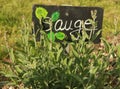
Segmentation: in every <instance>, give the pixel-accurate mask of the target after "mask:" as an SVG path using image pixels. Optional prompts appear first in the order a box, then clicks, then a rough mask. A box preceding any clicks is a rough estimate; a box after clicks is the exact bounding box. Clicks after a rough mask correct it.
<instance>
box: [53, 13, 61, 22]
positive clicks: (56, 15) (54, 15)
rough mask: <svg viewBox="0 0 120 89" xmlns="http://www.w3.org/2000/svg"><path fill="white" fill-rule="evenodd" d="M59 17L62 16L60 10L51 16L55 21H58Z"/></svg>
mask: <svg viewBox="0 0 120 89" xmlns="http://www.w3.org/2000/svg"><path fill="white" fill-rule="evenodd" d="M59 17H60V13H59V12H58V11H56V12H54V13H53V14H52V16H51V18H52V21H53V22H55V21H57V20H58V19H59Z"/></svg>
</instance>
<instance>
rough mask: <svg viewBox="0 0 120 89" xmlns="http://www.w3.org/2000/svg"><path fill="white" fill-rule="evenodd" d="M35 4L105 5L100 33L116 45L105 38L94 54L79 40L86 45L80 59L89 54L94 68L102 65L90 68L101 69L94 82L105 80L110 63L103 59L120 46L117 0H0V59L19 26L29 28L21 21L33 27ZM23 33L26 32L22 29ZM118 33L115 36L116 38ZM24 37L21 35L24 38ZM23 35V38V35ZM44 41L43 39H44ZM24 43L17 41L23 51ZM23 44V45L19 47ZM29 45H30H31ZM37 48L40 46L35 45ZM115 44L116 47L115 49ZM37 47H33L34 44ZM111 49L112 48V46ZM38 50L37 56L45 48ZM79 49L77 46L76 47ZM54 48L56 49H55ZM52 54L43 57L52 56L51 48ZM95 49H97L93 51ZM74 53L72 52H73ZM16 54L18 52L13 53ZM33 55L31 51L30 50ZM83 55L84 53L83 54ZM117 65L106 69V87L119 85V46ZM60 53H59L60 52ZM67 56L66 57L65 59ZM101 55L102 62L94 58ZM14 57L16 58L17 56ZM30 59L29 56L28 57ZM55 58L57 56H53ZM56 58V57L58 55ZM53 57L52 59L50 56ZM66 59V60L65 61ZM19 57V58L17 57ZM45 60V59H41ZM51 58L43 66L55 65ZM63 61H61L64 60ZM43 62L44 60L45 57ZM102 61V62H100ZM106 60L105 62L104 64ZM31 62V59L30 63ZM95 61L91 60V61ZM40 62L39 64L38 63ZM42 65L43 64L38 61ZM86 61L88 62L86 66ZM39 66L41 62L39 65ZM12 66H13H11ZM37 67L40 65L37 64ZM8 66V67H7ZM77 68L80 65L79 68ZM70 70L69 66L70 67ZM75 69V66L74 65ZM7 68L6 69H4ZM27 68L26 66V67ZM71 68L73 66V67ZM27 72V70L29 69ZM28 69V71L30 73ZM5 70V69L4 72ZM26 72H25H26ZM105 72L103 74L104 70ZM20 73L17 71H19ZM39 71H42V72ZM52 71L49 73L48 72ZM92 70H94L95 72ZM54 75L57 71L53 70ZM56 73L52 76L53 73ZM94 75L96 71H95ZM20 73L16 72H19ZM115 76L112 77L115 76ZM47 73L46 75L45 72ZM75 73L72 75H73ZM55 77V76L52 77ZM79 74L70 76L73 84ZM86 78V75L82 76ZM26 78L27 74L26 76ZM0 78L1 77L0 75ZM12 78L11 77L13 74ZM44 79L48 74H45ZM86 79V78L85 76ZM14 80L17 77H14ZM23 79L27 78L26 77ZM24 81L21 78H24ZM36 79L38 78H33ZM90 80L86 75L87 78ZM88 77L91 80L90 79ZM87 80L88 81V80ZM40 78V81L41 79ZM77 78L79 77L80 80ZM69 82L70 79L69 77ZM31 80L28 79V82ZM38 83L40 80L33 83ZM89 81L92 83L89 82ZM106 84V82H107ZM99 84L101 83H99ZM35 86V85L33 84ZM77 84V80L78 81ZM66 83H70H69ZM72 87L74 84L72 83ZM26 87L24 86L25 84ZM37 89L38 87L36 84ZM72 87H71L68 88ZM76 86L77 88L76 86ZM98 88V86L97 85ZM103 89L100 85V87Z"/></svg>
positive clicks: (119, 0) (119, 3)
mask: <svg viewBox="0 0 120 89" xmlns="http://www.w3.org/2000/svg"><path fill="white" fill-rule="evenodd" d="M34 4H45V5H72V6H97V7H102V8H103V9H104V18H103V29H102V36H103V37H104V38H105V39H108V40H109V39H110V42H112V41H113V43H114V45H115V46H116V43H115V41H116V40H117V44H119V46H118V48H115V47H111V46H110V45H109V44H108V43H107V42H106V41H105V42H104V43H105V46H106V48H105V49H103V51H100V52H99V51H98V55H94V53H93V54H91V53H90V54H87V51H88V50H92V49H91V48H90V47H92V45H91V44H90V47H86V45H85V44H84V43H80V44H82V45H83V46H84V47H85V49H83V50H82V51H83V53H84V50H85V55H84V56H83V59H88V58H89V57H91V58H93V59H94V61H95V62H96V63H98V64H95V67H97V68H101V69H96V68H93V67H92V68H93V70H94V71H96V70H98V71H97V72H98V74H100V73H103V77H102V78H101V76H98V79H100V80H97V78H96V80H95V79H94V81H95V82H96V83H95V84H97V85H99V81H100V82H101V81H102V79H103V82H104V81H106V80H105V79H106V75H104V73H106V72H104V69H105V68H108V66H109V63H108V61H106V59H110V57H111V55H113V54H114V52H115V50H116V49H119V48H120V42H119V41H120V39H119V38H120V35H119V32H120V0H44V1H43V0H0V62H1V60H3V59H4V58H7V56H8V50H7V49H6V47H5V46H9V47H13V48H15V46H16V45H15V43H16V42H17V41H18V40H19V38H20V37H21V34H20V32H19V31H20V30H21V29H28V28H24V27H23V24H24V23H27V24H30V26H29V29H31V27H32V6H33V5H34ZM25 35H28V34H27V33H25ZM116 37H117V38H116ZM23 39H24V38H23ZM25 39H26V38H25ZM43 43H44V42H43ZM24 44H25V43H22V42H21V43H20V46H19V47H18V48H20V47H21V50H23V51H26V50H24V47H23V45H24ZM45 46H46V47H47V46H49V45H48V44H47V45H45ZM22 47H23V48H22ZM25 47H26V48H28V47H29V46H28V47H27V46H25ZM30 47H32V46H30ZM38 48H39V47H38ZM114 48H115V49H114ZM28 49H29V48H28ZM35 49H36V48H35ZM35 49H34V47H33V51H34V50H35ZM55 49H56V50H57V51H58V53H59V51H61V50H62V49H60V50H59V47H58V48H57V47H56V48H55ZM73 49H75V50H77V49H78V48H77V46H75V45H73ZM112 49H113V50H112ZM37 51H40V52H41V54H37V52H35V56H34V58H35V57H36V56H40V55H43V56H44V54H42V52H46V50H45V49H44V50H37ZM77 51H78V50H77ZM55 52H56V51H55ZM102 52H103V53H104V52H108V53H110V55H107V56H105V54H102ZM10 53H11V55H12V51H10ZM18 53H19V54H21V56H23V59H24V57H26V56H25V55H24V54H23V53H21V52H18ZM50 53H51V54H50V55H49V52H47V55H48V57H46V58H51V55H52V56H53V57H54V56H55V55H54V53H53V52H50ZM96 53H97V52H96ZM73 54H74V53H73ZM75 54H77V52H76V51H75ZM16 55H17V56H18V54H16ZM30 55H32V54H30ZM82 55H83V54H82ZM116 55H117V57H116V59H117V65H116V67H115V70H114V69H113V70H110V71H109V72H107V73H108V75H112V74H113V76H112V78H111V79H110V81H109V80H108V83H109V84H110V87H109V86H108V89H113V86H114V85H115V89H119V88H120V86H119V87H117V85H118V84H120V83H118V80H120V78H119V77H118V76H117V75H119V74H120V73H119V71H120V70H119V69H120V66H119V59H120V50H119V51H117V54H116ZM21 56H20V55H19V56H18V59H19V58H20V57H21ZM59 56H60V55H59ZM62 56H64V57H65V55H64V53H63V54H62ZM62 56H60V58H61V59H62V58H63V57H62ZM67 58H68V59H69V58H71V59H72V58H73V59H74V56H73V55H72V56H68V57H67ZM67 58H66V60H67ZM97 58H98V59H101V58H103V59H104V60H103V61H102V62H103V64H102V63H101V62H99V60H96V59H97ZM16 59H17V58H16ZM28 59H29V58H28ZM54 59H56V58H54ZM58 59H59V58H58ZM75 59H79V58H78V57H77V56H75ZM41 60H42V57H41ZM51 60H52V59H51ZM66 60H65V61H66ZM17 61H18V60H17ZM29 61H30V60H28V61H27V63H29ZM42 61H44V60H42ZM54 61H55V62H56V60H53V64H50V65H48V66H46V67H45V68H46V69H47V67H50V66H51V65H52V66H54V65H56V64H54ZM36 62H39V61H37V60H35V63H36ZM60 62H61V64H64V63H65V62H64V61H60ZM63 62H64V63H63ZM83 62H85V63H86V61H83ZM32 63H33V61H32V62H31V64H32ZM45 63H47V62H46V61H45ZM85 63H83V67H85V68H86V69H87V68H88V70H86V69H84V68H83V69H84V70H85V71H87V72H86V73H88V76H89V72H90V71H92V70H90V71H89V67H90V68H91V66H92V65H91V64H90V63H89V62H87V63H86V64H85ZM99 63H101V64H99ZM104 63H105V64H104ZM33 64H34V63H33ZM93 64H94V62H93ZM15 65H17V68H18V65H19V64H17V62H15ZM23 65H24V63H23V64H21V65H20V66H23ZM39 65H40V64H39ZM41 65H42V64H41ZM86 65H87V66H86ZM110 65H111V64H110ZM56 66H57V67H59V66H58V65H56ZM67 66H68V65H67V64H64V65H63V69H61V70H62V71H64V72H65V71H66V70H64V67H66V68H67ZM72 66H73V64H70V68H71V67H72ZM28 67H29V66H27V67H25V68H28ZM41 67H42V66H41ZM2 68H4V66H3V65H2V63H0V69H2ZM13 68H14V67H13ZM38 68H39V67H38ZM8 69H9V68H8ZM78 69H79V68H78ZM23 70H24V71H23V72H22V73H23V74H24V72H25V71H26V70H25V69H24V68H23ZM38 70H39V69H38ZM71 70H72V69H71ZM76 70H77V68H76ZM6 71H7V70H6ZM27 71H29V70H27ZM68 71H69V68H68ZM73 71H74V69H73ZM29 72H30V71H29ZM29 72H28V73H29ZM5 73H6V72H5ZM25 73H26V72H25ZM35 73H37V71H35ZM47 73H49V69H48V71H46V75H47ZM107 73H106V74H107ZM18 74H19V73H18ZM41 74H42V73H41ZM50 74H51V73H50ZM59 74H60V75H61V74H62V73H61V72H60V73H58V75H59ZM94 74H95V73H94ZM56 75H57V74H56ZM56 75H55V76H56ZM95 75H96V74H95ZM18 76H19V75H18ZM83 76H84V75H83ZM114 76H115V77H114ZM42 77H44V78H46V76H44V75H43V76H41V78H42ZM48 77H49V76H48ZM63 77H65V78H66V79H69V76H67V77H66V76H64V75H63ZM74 77H75V76H74ZM52 78H54V76H53V77H52ZM77 78H78V77H75V78H74V79H73V80H75V81H74V83H75V84H76V82H78V81H76V80H77ZM85 78H86V77H85ZM114 78H115V80H116V78H117V80H116V81H117V83H116V84H112V85H111V83H113V80H114ZM19 79H21V75H20V76H19ZM26 79H27V78H26ZM0 80H2V78H1V77H0ZM13 80H14V78H13ZM46 80H47V78H46ZM71 80H72V79H71ZM86 80H87V79H86ZM16 81H17V79H16ZM25 81H26V80H25ZM25 81H24V82H25ZM36 81H37V80H36ZM88 81H89V79H88ZM90 81H91V80H90ZM90 81H89V82H90ZM40 82H42V81H40ZM79 82H80V81H79ZM64 83H65V84H68V83H67V81H64ZM70 83H71V81H70ZM92 83H94V82H91V83H88V86H87V85H85V87H86V88H84V89H97V88H93V87H95V86H93V85H92ZM0 84H1V83H0ZM30 84H31V82H30ZM36 84H38V85H39V83H36ZM83 84H86V82H84V81H83ZM89 84H91V85H90V86H89ZM109 84H108V85H109ZM43 85H44V87H43V86H41V87H43V88H41V89H49V88H46V87H48V86H47V83H46V81H45V82H43ZM101 85H102V84H101ZM34 86H35V85H34ZM78 86H79V84H78ZM68 87H69V86H68ZM73 87H74V86H73ZM99 87H102V86H99ZM26 89H27V88H26ZM35 89H37V88H35ZM67 89H70V88H67ZM71 89H72V88H71ZM75 89H77V88H75ZM100 89H101V88H100ZM102 89H103V88H102ZM104 89H107V88H104Z"/></svg>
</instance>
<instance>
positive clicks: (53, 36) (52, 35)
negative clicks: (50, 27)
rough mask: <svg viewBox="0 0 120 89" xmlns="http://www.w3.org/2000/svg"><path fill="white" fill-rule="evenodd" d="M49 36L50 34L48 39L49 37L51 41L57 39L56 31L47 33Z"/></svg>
mask: <svg viewBox="0 0 120 89" xmlns="http://www.w3.org/2000/svg"><path fill="white" fill-rule="evenodd" d="M47 36H48V39H49V40H50V41H52V42H54V41H55V33H54V32H49V33H48V34H47Z"/></svg>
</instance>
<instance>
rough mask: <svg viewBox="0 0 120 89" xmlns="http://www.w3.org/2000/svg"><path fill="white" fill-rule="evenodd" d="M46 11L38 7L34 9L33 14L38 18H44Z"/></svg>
mask: <svg viewBox="0 0 120 89" xmlns="http://www.w3.org/2000/svg"><path fill="white" fill-rule="evenodd" d="M47 14H48V12H47V10H46V9H45V8H43V7H38V8H36V10H35V15H36V17H37V18H38V19H41V18H45V17H46V16H47Z"/></svg>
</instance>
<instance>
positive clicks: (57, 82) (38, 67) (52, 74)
mask: <svg viewBox="0 0 120 89" xmlns="http://www.w3.org/2000/svg"><path fill="white" fill-rule="evenodd" d="M0 3H1V4H0V62H1V63H0V66H1V67H0V70H1V71H0V72H1V74H2V77H3V76H4V77H7V78H8V80H10V81H9V84H10V85H14V86H16V87H21V84H23V85H24V86H23V87H26V88H25V89H27V87H28V88H29V89H30V88H31V87H32V88H33V89H59V88H60V89H98V88H99V89H119V88H120V81H119V79H120V78H119V76H120V75H119V74H120V73H119V72H120V70H119V69H120V66H119V62H120V61H119V59H120V50H119V48H120V43H119V41H118V38H117V35H118V34H117V33H118V32H119V31H120V17H119V14H120V10H119V9H120V1H119V0H74V1H73V0H65V1H64V0H54V2H53V0H44V2H43V1H41V0H34V1H33V0H25V1H24V0H0ZM33 4H46V5H63V4H67V5H73V6H99V7H102V8H104V20H103V29H102V36H103V38H102V43H101V44H102V45H99V44H98V45H99V46H97V45H94V44H93V43H91V42H89V43H86V42H84V41H79V44H78V43H70V44H68V43H63V44H64V45H65V44H68V45H70V49H72V51H71V52H70V53H68V54H67V55H66V51H65V50H64V48H63V47H62V45H61V44H57V43H52V47H51V48H50V47H49V45H51V44H50V42H49V40H48V39H44V40H41V42H39V43H36V41H35V39H34V36H33V35H30V34H29V33H31V27H32V22H31V18H32V16H31V15H32V6H33ZM45 36H46V35H45V34H44V33H43V38H45ZM107 37H110V42H111V41H113V43H114V45H112V44H110V43H108V42H107V41H106V40H104V38H107ZM83 39H84V38H83ZM83 39H82V40H83ZM45 54H46V55H47V56H46V55H45ZM3 60H4V61H3ZM6 60H7V62H6ZM3 80H4V79H3ZM3 80H1V81H3ZM114 82H115V83H114ZM0 84H1V83H0Z"/></svg>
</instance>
